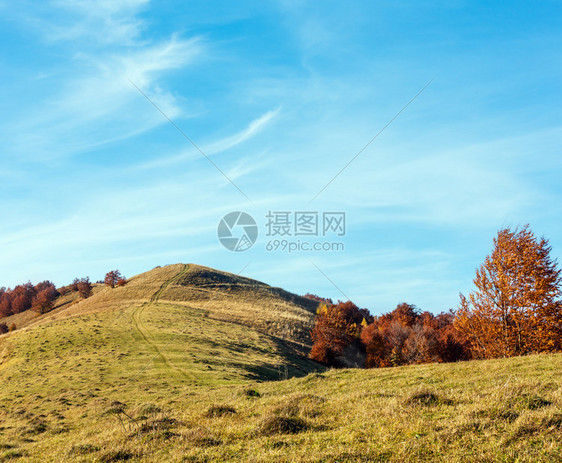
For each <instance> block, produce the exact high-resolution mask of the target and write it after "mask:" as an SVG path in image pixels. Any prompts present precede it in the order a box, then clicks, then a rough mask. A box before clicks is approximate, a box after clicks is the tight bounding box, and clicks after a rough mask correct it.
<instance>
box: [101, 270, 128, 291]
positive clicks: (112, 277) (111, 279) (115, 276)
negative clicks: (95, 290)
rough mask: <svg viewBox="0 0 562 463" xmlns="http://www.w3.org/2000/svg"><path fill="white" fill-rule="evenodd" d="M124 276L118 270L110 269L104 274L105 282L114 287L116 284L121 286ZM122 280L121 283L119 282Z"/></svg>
mask: <svg viewBox="0 0 562 463" xmlns="http://www.w3.org/2000/svg"><path fill="white" fill-rule="evenodd" d="M124 281H126V280H125V278H123V276H121V272H120V271H119V270H111V271H110V272H107V273H106V274H105V280H104V282H105V284H106V285H108V286H111V287H112V288H115V286H116V285H119V286H123V284H124ZM121 282H123V283H121Z"/></svg>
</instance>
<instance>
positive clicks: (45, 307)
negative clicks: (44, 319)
mask: <svg viewBox="0 0 562 463" xmlns="http://www.w3.org/2000/svg"><path fill="white" fill-rule="evenodd" d="M32 308H33V310H34V311H36V312H38V313H40V314H43V313H47V312H49V311H50V310H51V309H52V308H53V298H52V297H51V293H50V291H49V290H48V289H44V290H43V291H40V292H39V293H37V296H35V298H34V300H33V306H32Z"/></svg>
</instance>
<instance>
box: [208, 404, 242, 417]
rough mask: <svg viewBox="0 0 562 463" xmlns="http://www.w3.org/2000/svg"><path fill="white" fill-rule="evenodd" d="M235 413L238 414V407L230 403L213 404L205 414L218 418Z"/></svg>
mask: <svg viewBox="0 0 562 463" xmlns="http://www.w3.org/2000/svg"><path fill="white" fill-rule="evenodd" d="M234 414H236V409H235V408H234V407H230V406H229V405H211V406H210V407H209V409H208V410H207V412H206V413H205V416H206V417H207V418H216V417H219V416H227V415H234Z"/></svg>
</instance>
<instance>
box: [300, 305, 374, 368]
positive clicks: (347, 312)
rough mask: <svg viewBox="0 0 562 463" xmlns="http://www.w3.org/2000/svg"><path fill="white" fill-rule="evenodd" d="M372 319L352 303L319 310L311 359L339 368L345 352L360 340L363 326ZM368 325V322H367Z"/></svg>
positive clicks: (326, 306)
mask: <svg viewBox="0 0 562 463" xmlns="http://www.w3.org/2000/svg"><path fill="white" fill-rule="evenodd" d="M366 318H371V319H372V317H371V316H370V314H369V312H368V311H367V310H365V309H359V308H358V307H357V306H356V305H355V304H353V303H352V302H350V301H348V302H340V303H338V304H336V305H330V306H328V305H323V306H322V307H321V308H320V309H319V310H318V317H317V319H316V325H315V326H314V329H313V330H312V333H311V336H312V341H313V344H312V349H311V351H310V358H311V359H313V360H316V361H318V362H321V363H324V364H326V365H331V366H338V358H339V357H341V356H342V355H343V353H344V350H345V349H346V348H347V347H348V346H350V345H351V344H353V343H354V342H355V341H358V340H359V336H360V333H361V324H362V323H363V321H364V320H365V319H366ZM365 324H366V322H365Z"/></svg>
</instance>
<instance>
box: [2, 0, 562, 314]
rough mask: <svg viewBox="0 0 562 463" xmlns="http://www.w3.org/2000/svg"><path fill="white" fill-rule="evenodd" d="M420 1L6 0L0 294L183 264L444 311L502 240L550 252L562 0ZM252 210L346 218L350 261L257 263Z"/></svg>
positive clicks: (261, 248)
mask: <svg viewBox="0 0 562 463" xmlns="http://www.w3.org/2000/svg"><path fill="white" fill-rule="evenodd" d="M421 3H422V2H409V1H387V2H367V1H362V2H345V3H342V2H335V1H308V2H307V1H290V0H278V1H266V0H264V1H237V2H231V1H215V2H208V1H203V0H201V1H189V2H180V1H177V2H175V1H159V2H154V1H152V2H151V1H148V0H121V1H119V0H97V1H85V0H74V1H71V0H54V1H45V2H31V1H21V2H8V1H2V0H0V39H1V41H2V43H3V47H2V51H0V79H1V82H2V86H1V87H0V102H1V105H2V109H3V111H2V113H3V116H2V118H0V159H1V163H2V164H1V165H2V169H1V170H0V195H1V197H2V199H3V201H1V202H0V214H1V217H2V221H1V222H0V256H1V257H0V259H1V261H0V286H2V285H3V286H13V285H15V284H17V283H20V282H24V281H27V280H32V281H39V280H43V279H50V280H53V281H54V282H55V283H56V284H59V285H62V284H66V283H68V282H69V281H71V280H72V279H73V278H74V277H76V276H78V277H82V276H86V275H89V276H90V277H91V278H92V279H93V280H97V279H100V278H102V277H103V275H104V274H105V272H106V271H108V270H110V269H113V268H119V269H120V270H121V271H122V273H124V274H125V275H127V276H131V275H134V274H137V273H140V272H142V271H145V270H148V269H151V268H152V267H154V266H156V265H166V264H170V263H176V262H194V263H199V264H203V265H208V266H211V267H216V268H219V269H222V270H226V271H230V272H233V273H238V272H240V271H241V270H242V274H244V275H246V276H248V277H251V278H256V279H259V280H262V281H265V282H267V283H269V284H272V285H274V286H281V287H284V288H286V289H288V290H291V291H294V292H297V293H301V294H302V293H305V292H313V293H317V294H320V295H324V296H329V297H332V298H334V299H343V298H344V296H343V295H342V294H341V293H340V292H339V291H340V290H341V291H342V292H343V293H344V294H345V295H346V296H347V297H349V298H351V299H352V300H353V301H354V302H356V303H357V304H358V305H360V306H362V307H367V308H369V309H370V310H371V311H372V312H373V313H381V312H385V311H388V310H391V309H392V308H394V306H395V305H396V304H397V303H399V302H403V301H406V302H409V303H412V304H416V305H417V306H418V307H420V308H421V309H425V310H431V311H434V312H437V311H441V310H447V309H449V308H453V307H455V306H456V305H457V302H458V293H459V292H460V291H462V292H465V293H466V292H468V291H470V289H471V288H472V278H473V277H474V270H475V268H476V267H477V266H478V265H479V264H480V263H481V262H482V260H483V259H484V257H485V255H486V254H487V253H489V252H490V250H491V245H492V238H493V236H494V234H495V233H496V231H497V230H498V229H499V228H500V227H502V226H516V225H518V224H525V223H530V225H531V228H532V229H533V230H534V231H535V232H536V233H537V234H538V235H545V236H546V237H547V238H549V239H550V242H551V245H552V246H553V254H554V256H555V257H557V258H559V257H560V256H561V254H562V230H561V226H560V225H561V219H560V217H561V204H562V202H561V199H562V187H561V186H560V178H561V173H562V156H561V155H560V154H561V152H560V150H561V148H560V146H561V143H560V142H561V140H562V120H561V119H562V111H561V110H560V107H561V103H562V92H561V82H562V46H561V45H562V27H561V26H562V3H561V2H559V1H545V2H478V1H470V2H468V1H431V2H423V4H421ZM131 81H132V82H134V84H135V85H137V86H138V87H139V88H140V89H141V90H142V91H143V92H144V93H145V94H146V95H147V97H148V98H149V99H150V100H151V101H152V102H153V103H155V104H156V105H157V106H158V107H159V108H160V109H161V110H162V111H163V112H164V113H165V114H166V116H168V117H169V118H170V119H171V120H173V121H174V123H175V124H177V126H178V127H179V128H181V130H182V131H183V132H184V133H185V134H186V135H187V136H188V137H190V138H191V139H192V140H193V141H194V142H195V143H196V144H197V145H198V146H199V147H200V149H201V150H202V151H203V152H204V153H205V155H207V156H208V157H209V158H210V159H211V160H212V161H213V162H214V163H215V164H216V165H217V166H218V167H219V168H220V169H221V170H222V171H223V172H224V173H225V175H226V176H227V177H228V178H230V180H231V181H232V182H233V183H234V184H235V185H236V186H237V187H238V188H239V189H240V190H242V191H243V192H244V194H245V195H247V196H248V197H249V198H250V201H248V200H247V199H246V198H245V197H244V196H243V195H242V194H241V193H240V192H239V191H238V190H237V189H236V188H235V187H234V186H232V184H231V183H230V182H229V181H228V180H227V179H226V178H225V177H224V176H223V175H222V174H221V173H220V172H218V171H217V170H216V169H215V167H214V166H213V165H212V164H211V163H210V162H209V161H208V160H207V159H205V157H204V156H203V155H202V154H201V153H200V152H198V151H197V150H196V149H195V148H194V147H193V146H192V145H191V144H190V143H189V142H188V141H187V140H186V139H185V138H184V137H183V136H182V135H181V134H180V133H179V132H178V131H177V130H176V128H174V127H173V126H172V125H171V124H170V123H169V122H168V121H167V120H166V119H165V118H164V117H163V116H162V114H160V113H159V112H158V111H157V110H156V109H155V108H154V106H152V105H151V103H150V102H149V101H147V99H146V98H145V97H144V96H143V95H142V94H141V93H140V92H139V91H138V90H137V89H136V88H135V87H134V86H133V85H132V83H131ZM428 82H431V84H430V85H429V86H428V87H427V88H426V89H425V90H424V91H423V92H422V93H421V94H420V95H419V96H418V97H417V98H416V99H415V100H414V101H413V102H412V103H411V104H410V105H409V106H408V107H407V108H406V109H405V110H404V111H403V112H402V113H401V114H400V115H399V117H398V118H396V119H395V120H394V121H393V122H392V124H390V125H389V126H388V127H387V128H386V129H385V130H384V132H382V133H381V134H380V136H378V137H377V138H376V139H375V140H374V141H373V142H372V143H371V144H370V145H369V146H368V147H367V148H366V149H365V150H364V151H363V152H362V153H361V154H360V155H359V156H358V157H357V158H356V159H355V161H354V162H353V163H351V164H350V165H349V167H347V169H345V170H344V171H343V172H342V173H341V175H339V176H338V177H337V178H336V179H335V180H334V181H333V182H332V183H331V184H330V185H329V186H328V187H327V188H326V189H325V190H324V191H323V192H322V193H321V194H320V195H319V196H318V198H316V199H315V200H314V201H311V199H312V198H313V197H314V196H315V195H316V194H317V193H318V192H319V191H320V190H321V189H322V188H323V187H324V186H325V185H326V184H327V183H328V181H329V180H330V179H331V178H333V177H334V175H335V174H336V173H337V172H338V171H339V170H340V169H341V168H342V167H343V166H344V165H345V164H346V163H347V162H348V161H349V160H350V159H351V158H353V156H355V155H356V154H357V153H358V152H359V151H360V150H361V149H362V148H363V147H364V146H365V145H366V144H367V143H368V142H369V140H371V139H372V138H373V137H374V136H375V134H377V133H378V132H379V130H380V129H381V128H382V127H384V126H385V124H387V123H388V122H389V121H390V120H391V119H392V118H393V117H394V116H395V115H396V114H397V113H398V112H399V111H400V110H401V109H403V108H404V106H405V105H406V104H407V103H408V101H410V100H411V99H412V98H413V97H414V96H415V95H416V94H417V93H418V92H419V91H420V90H421V89H422V88H423V87H424V86H425V85H426V84H427V83H428ZM238 210H243V211H246V212H248V213H249V214H251V215H252V216H253V217H254V218H255V220H256V222H257V223H258V227H259V233H260V234H259V237H258V241H257V242H256V243H255V244H254V246H253V247H252V248H251V249H250V250H248V251H246V252H238V253H235V252H231V251H228V250H226V249H225V248H223V247H222V246H221V244H220V243H219V241H218V239H217V225H218V223H219V221H220V219H221V218H222V217H223V216H224V215H225V214H227V213H229V212H231V211H238ZM268 211H318V212H320V213H321V212H326V211H343V212H345V213H346V214H347V215H346V217H347V224H346V225H347V234H346V236H345V237H342V238H341V239H338V241H341V242H343V243H344V245H345V250H344V251H340V252H312V253H311V252H292V253H287V252H268V251H267V250H266V245H267V243H268V241H269V240H270V239H272V237H267V236H265V230H266V228H265V223H266V215H267V213H268ZM319 269H320V270H321V271H320V270H319ZM326 277H328V278H329V279H330V280H332V282H333V284H332V282H330V281H328V279H327V278H326ZM334 285H335V286H337V288H336V287H335V286H334Z"/></svg>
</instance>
